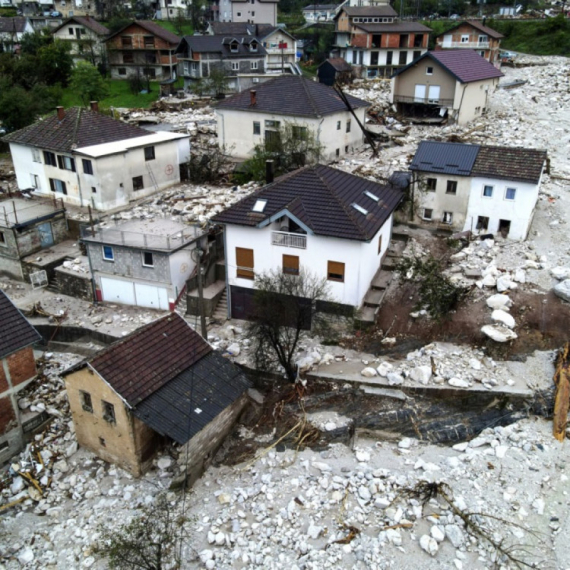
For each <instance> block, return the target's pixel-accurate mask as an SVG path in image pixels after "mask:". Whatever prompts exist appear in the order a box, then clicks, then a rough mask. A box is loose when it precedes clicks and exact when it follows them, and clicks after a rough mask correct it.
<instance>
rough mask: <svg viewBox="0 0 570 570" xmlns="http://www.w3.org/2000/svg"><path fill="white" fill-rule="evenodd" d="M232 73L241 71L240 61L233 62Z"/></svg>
mask: <svg viewBox="0 0 570 570" xmlns="http://www.w3.org/2000/svg"><path fill="white" fill-rule="evenodd" d="M232 71H239V61H232Z"/></svg>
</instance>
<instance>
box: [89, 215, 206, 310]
mask: <svg viewBox="0 0 570 570" xmlns="http://www.w3.org/2000/svg"><path fill="white" fill-rule="evenodd" d="M82 233H83V235H82V241H83V242H84V243H85V245H86V248H87V255H88V257H89V265H90V267H91V273H92V276H93V284H94V288H95V294H96V298H97V299H98V300H99V301H107V302H112V303H123V304H125V305H135V306H138V307H146V308H151V309H159V310H163V311H168V310H174V306H175V303H176V300H177V299H178V297H179V295H180V294H181V293H182V291H183V289H184V286H185V284H186V281H187V279H188V278H189V277H190V276H191V275H192V273H193V272H194V270H195V267H196V260H195V259H194V257H193V255H192V254H193V252H194V250H195V249H196V248H197V247H200V248H201V250H202V251H206V249H207V247H208V245H207V241H208V240H207V236H206V235H205V233H204V232H203V231H202V230H201V229H200V228H199V227H197V226H191V225H188V224H183V223H180V222H175V221H172V220H170V219H166V218H165V219H161V218H154V219H152V220H131V221H124V222H121V223H117V224H115V225H97V226H94V227H93V228H92V227H86V228H84V229H83V232H82Z"/></svg>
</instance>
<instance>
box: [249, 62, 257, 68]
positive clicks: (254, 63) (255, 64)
mask: <svg viewBox="0 0 570 570" xmlns="http://www.w3.org/2000/svg"><path fill="white" fill-rule="evenodd" d="M250 66H251V69H259V61H252V62H250Z"/></svg>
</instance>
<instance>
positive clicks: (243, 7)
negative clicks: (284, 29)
mask: <svg viewBox="0 0 570 570" xmlns="http://www.w3.org/2000/svg"><path fill="white" fill-rule="evenodd" d="M231 2H232V18H231V19H232V22H248V23H250V24H271V25H272V26H276V25H277V4H278V3H279V0H231Z"/></svg>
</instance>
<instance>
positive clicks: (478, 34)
mask: <svg viewBox="0 0 570 570" xmlns="http://www.w3.org/2000/svg"><path fill="white" fill-rule="evenodd" d="M502 38H504V36H503V34H500V33H499V32H496V31H495V30H493V29H492V28H489V27H488V26H485V25H484V22H483V23H481V22H477V21H475V20H468V21H466V22H461V23H460V24H457V25H456V26H453V28H451V29H450V30H447V31H446V32H444V33H443V34H439V36H436V38H435V49H436V50H440V49H472V50H475V51H476V52H477V53H478V54H479V55H480V56H481V57H483V58H485V59H486V60H487V61H488V62H489V63H491V64H493V65H494V66H495V67H496V68H497V69H498V68H499V67H500V66H501V61H500V58H499V48H500V47H501V39H502Z"/></svg>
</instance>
